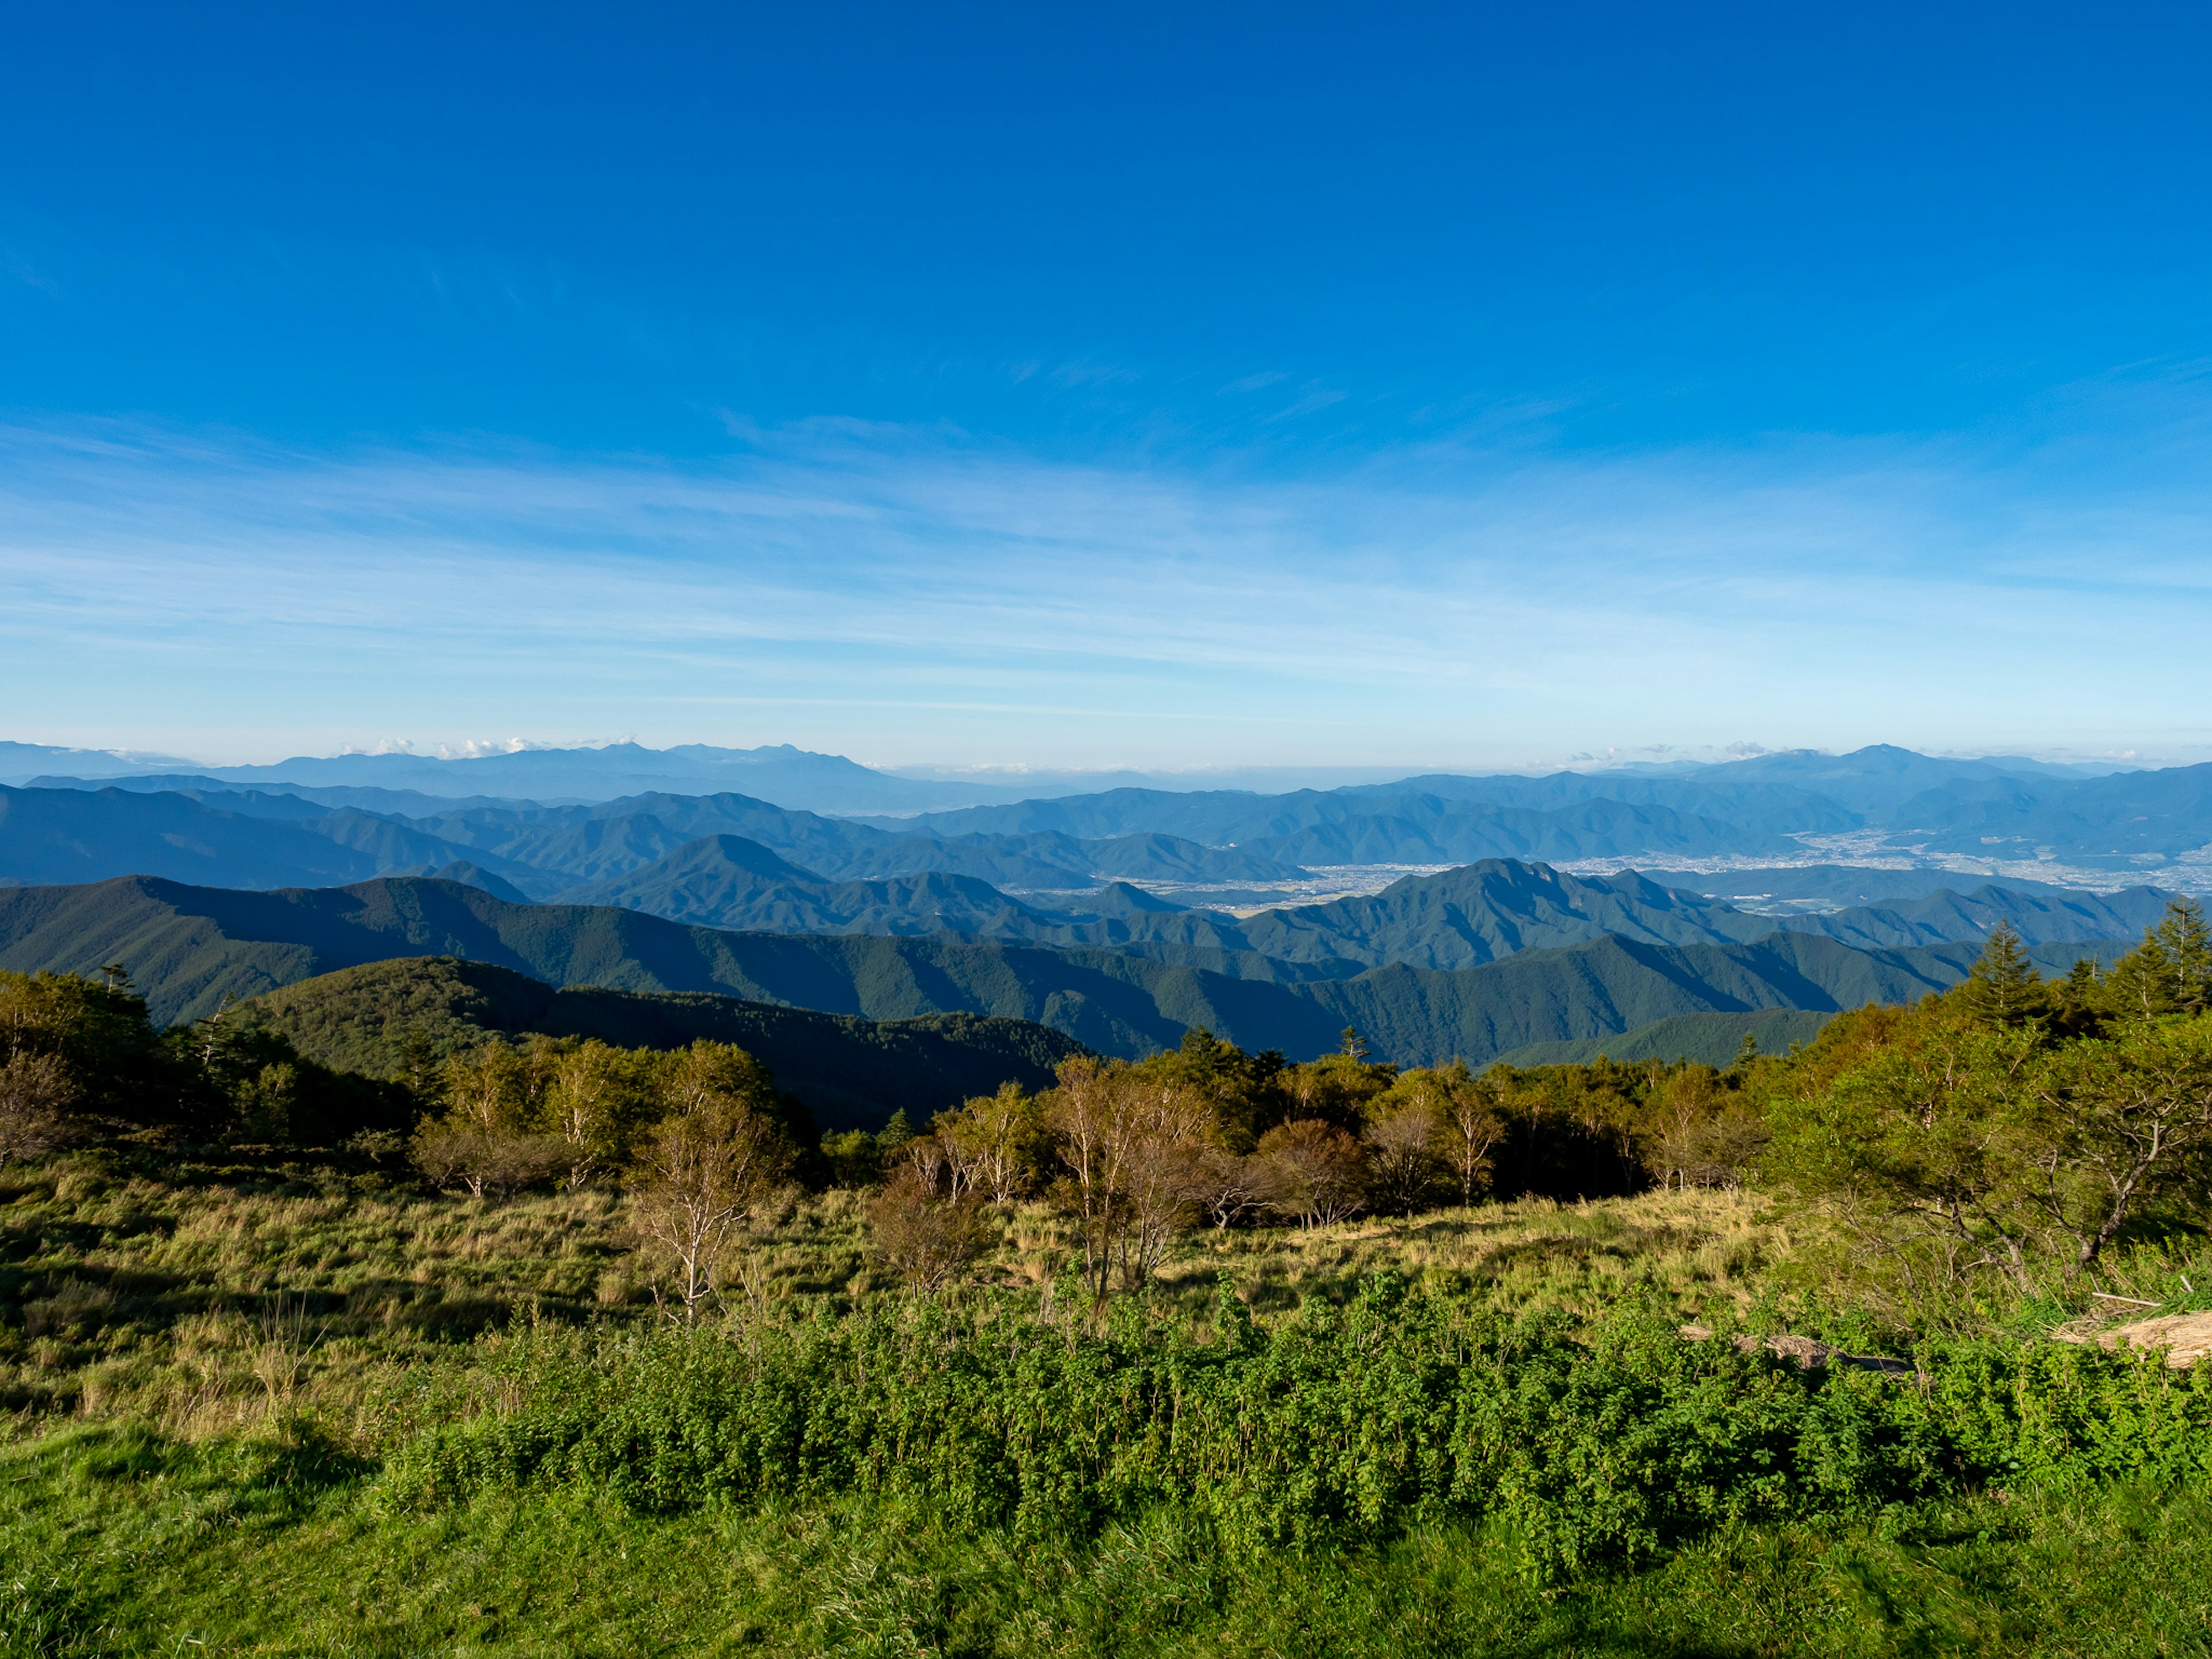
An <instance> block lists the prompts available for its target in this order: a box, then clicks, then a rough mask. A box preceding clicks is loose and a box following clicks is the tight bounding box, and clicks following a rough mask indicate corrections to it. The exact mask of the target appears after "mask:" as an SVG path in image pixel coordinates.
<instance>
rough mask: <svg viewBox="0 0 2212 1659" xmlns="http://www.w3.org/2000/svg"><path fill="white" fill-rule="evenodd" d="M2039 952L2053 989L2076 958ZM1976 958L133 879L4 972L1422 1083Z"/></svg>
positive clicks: (1938, 979) (156, 1001)
mask: <svg viewBox="0 0 2212 1659" xmlns="http://www.w3.org/2000/svg"><path fill="white" fill-rule="evenodd" d="M2120 948H2122V947H2120V946H2119V945H2110V946H2105V947H2063V946H2060V947H2051V946H2046V947H2043V948H2042V949H2041V950H2040V951H2038V952H2036V953H2035V954H2036V955H2037V957H2038V959H2039V961H2042V962H2044V963H2045V964H2046V965H2048V966H2051V967H2053V968H2056V969H2063V967H2064V966H2065V965H2066V964H2067V963H2070V961H2071V959H2072V957H2073V956H2074V955H2075V954H2076V952H2077V949H2101V950H2103V951H2105V952H2106V953H2107V954H2114V953H2117V951H2118V950H2119V949H2120ZM1978 950H1979V946H1978V945H1976V944H1964V945H1936V946H1921V947H1916V948H1911V949H1905V950H1896V951H1857V950H1853V949H1852V948H1850V946H1848V945H1842V944H1839V943H1838V942H1836V941H1835V940H1832V939H1825V938H1820V937H1818V936H1815V935H1811V934H1804V933H1773V934H1770V935H1768V936H1767V937H1766V938H1765V939H1759V940H1756V941H1752V942H1748V943H1738V944H1729V945H1688V946H1665V945H1645V944H1638V943H1632V942H1630V941H1626V940H1623V939H1619V938H1616V937H1613V936H1611V935H1607V936H1606V937H1604V938H1601V939H1594V940H1591V941H1589V942H1588V943H1585V944H1582V945H1574V946H1571V947H1568V948H1565V949H1559V950H1536V951H1522V952H1521V953H1519V954H1517V955H1515V956H1512V957H1507V958H1505V959H1504V960H1503V961H1501V962H1496V963H1489V964H1486V965H1485V966H1482V967H1478V968H1472V969H1460V970H1456V971H1449V972H1447V971H1438V970H1433V969H1416V968H1408V967H1404V966H1390V967H1385V968H1380V969H1371V970H1370V971H1367V972H1364V973H1361V974H1359V975H1356V976H1353V977H1351V978H1346V979H1330V980H1321V981H1304V982H1296V983H1291V982H1285V972H1286V970H1285V969H1284V968H1283V967H1282V965H1280V964H1278V963H1274V962H1273V960H1272V959H1271V958H1268V957H1261V956H1258V955H1256V954H1243V953H1214V954H1213V957H1212V962H1211V963H1202V962H1201V961H1200V958H1199V957H1197V956H1196V955H1194V957H1193V959H1191V960H1187V961H1182V962H1171V961H1161V960H1156V959H1153V958H1152V957H1146V956H1142V955H1139V954H1137V953H1135V952H1132V951H1110V950H1054V949H1049V948H1046V947H1042V946H1035V945H1007V944H991V943H984V942H979V941H974V940H965V939H955V938H951V937H948V936H946V935H943V934H934V935H930V936H927V937H925V938H884V937H878V936H859V935H843V936H836V937H823V936H819V935H815V936H793V935H776V934H764V933H724V932H719V931H716V930H714V929H709V928H700V927H684V926H681V925H679V924H678V923H674V922H669V921H661V920H659V919H658V918H654V917H650V916H645V915H639V914H637V913H636V912H634V911H627V910H620V909H615V908H608V907H572V906H561V905H517V904H510V903H507V902H502V901H501V900H498V899H495V898H494V897H492V896H490V895H489V894H486V893H483V892H481V891H479V890H476V889H473V888H470V887H465V886H462V885H460V884H455V883H451V882H441V881H428V880H420V879H380V880H376V881H370V882H366V883H362V884H357V885H355V886H352V887H347V888H337V889H324V890H295V891H289V892H279V893H241V892H234V891H226V890H216V889H206V888H190V887H185V886H183V885H181V884H176V883H170V882H162V881H155V880H150V879H144V878H133V879H125V880H118V881H112V882H106V883H101V884H97V885H94V886H89V887H75V888H28V889H17V890H12V891H0V967H7V968H10V969H16V970H18V971H27V970H33V969H64V970H90V969H95V968H97V967H99V966H100V964H103V963H113V962H118V961H120V962H122V963H124V964H125V965H126V966H127V967H128V968H129V969H131V973H132V974H133V975H134V976H135V977H136V979H137V982H138V984H139V986H140V987H141V988H142V990H143V991H144V992H145V994H147V997H148V1000H149V1003H150V1004H151V1006H153V1007H154V1008H155V1012H156V1013H157V1015H158V1017H160V1018H163V1019H165V1020H166V1019H175V1018H189V1017H197V1016H200V1015H204V1014H208V1013H211V1012H215V1010H216V1007H218V1006H220V1005H221V1003H222V1000H223V999H224V998H225V997H226V996H228V997H243V996H250V995H255V994H260V993H262V992H264V991H267V990H270V989H274V988H276V987H278V986H280V985H284V984H289V983H292V982H294V981H298V980H302V979H307V978H309V977H311V976H313V975H317V974H320V973H326V972H330V971H331V970H333V969H339V968H344V967H350V966H357V965H360V964H362V963H369V962H376V961H381V960H385V959H387V958H391V957H410V956H414V957H428V956H451V957H465V958H467V959H469V960H471V961H477V962H489V963H494V964H495V965H498V966H502V967H506V968H510V969H513V970H515V971H517V972H519V973H523V974H526V975H530V976H531V977H532V978H536V979H542V980H544V981H546V982H547V983H549V984H552V985H556V986H574V985H604V986H608V987H613V988H616V989H620V990H631V991H696V992H706V993H712V994H723V995H730V996H737V997H742V998H744V999H746V1000H752V1001H761V1002H774V1003H781V1004H786V1005H788V1006H794V1007H803V1008H813V1009H817V1010H820V1011H822V1012H830V1013H844V1014H854V1015H860V1016H864V1017H866V1018H876V1019H884V1018H905V1017H908V1016H913V1015H918V1014H929V1013H945V1012H971V1013H982V1014H994V1015H1000V1016H1003V1017H1006V1018H1015V1019H1024V1020H1032V1021H1035V1022H1037V1023H1039V1024H1045V1025H1048V1026H1050V1027H1052V1028H1053V1029H1054V1030H1059V1031H1061V1032H1064V1033H1066V1034H1067V1035H1068V1036H1073V1037H1074V1038H1076V1039H1077V1040H1078V1041H1079V1042H1083V1043H1085V1045H1086V1046H1088V1047H1091V1048H1095V1049H1097V1050H1099V1051H1100V1052H1102V1053H1109V1054H1142V1053H1146V1052H1149V1051H1151V1050H1152V1049H1154V1048H1165V1047H1172V1046H1174V1044H1176V1042H1179V1041H1180V1040H1181V1037H1182V1032H1183V1030H1185V1029H1186V1028H1187V1027H1188V1026H1192V1025H1204V1026H1206V1027H1209V1028H1210V1029H1212V1030H1215V1031H1217V1032H1218V1033H1219V1034H1221V1035H1223V1036H1228V1037H1230V1038H1231V1039H1232V1040H1234V1041H1236V1042H1239V1043H1241V1044H1243V1046H1244V1047H1246V1048H1280V1049H1282V1050H1283V1051H1284V1052H1285V1054H1289V1055H1291V1057H1292V1058H1305V1057H1309V1056H1311V1055H1314V1054H1322V1053H1326V1052H1328V1051H1329V1050H1330V1049H1332V1048H1334V1047H1335V1046H1336V1042H1337V1034H1338V1032H1339V1031H1340V1030H1341V1029H1342V1027H1343V1026H1345V1025H1346V1024H1356V1025H1357V1026H1358V1028H1359V1029H1360V1030H1362V1031H1363V1032H1364V1033H1366V1034H1367V1035H1368V1036H1369V1038H1370V1042H1373V1044H1374V1046H1375V1048H1376V1051H1377V1052H1378V1054H1382V1055H1383V1056H1385V1057H1387V1058H1389V1059H1392V1060H1398V1061H1400V1062H1401V1063H1404V1064H1408V1065H1414V1064H1427V1063H1433V1062H1437V1061H1441V1060H1448V1059H1450V1058H1451V1057H1453V1056H1454V1055H1459V1056H1462V1057H1463V1058H1466V1059H1468V1060H1470V1061H1479V1060H1486V1059H1488V1058H1490V1057H1491V1056H1493V1055H1495V1054H1502V1053H1504V1052H1507V1051H1509V1050H1510V1049H1514V1048H1521V1047H1523V1046H1525V1045H1526V1044H1528V1043H1530V1042H1559V1041H1567V1040H1571V1039H1575V1038H1580V1037H1586V1036H1601V1035H1604V1034H1607V1033H1610V1032H1620V1031H1627V1030H1633V1029H1635V1028H1637V1027H1639V1026H1642V1025H1646V1024H1650V1023H1651V1022H1652V1021H1654V1020H1657V1019H1662V1018H1668V1017H1671V1016H1674V1015H1677V1014H1686V1013H1702V1012H1730V1011H1734V1012H1742V1011H1747V1010H1753V1009H1760V1008H1787V1007H1795V1008H1808V1009H1814V1010H1828V1009H1835V1008H1839V1007H1850V1006H1858V1005H1859V1004H1862V1003H1864V1002H1868V1001H1896V1000H1909V999H1911V998H1915V997H1917V996H1919V995H1921V994H1924V993H1925V992H1927V991H1929V990H1931V989H1936V988H1940V987H1943V986H1947V985H1949V984H1952V983H1954V982H1955V981H1957V980H1958V979H1960V977H1962V976H1963V975H1964V974H1965V972H1966V967H1967V965H1968V964H1969V963H1972V960H1973V958H1974V957H1975V956H1976V955H1977V954H1978Z"/></svg>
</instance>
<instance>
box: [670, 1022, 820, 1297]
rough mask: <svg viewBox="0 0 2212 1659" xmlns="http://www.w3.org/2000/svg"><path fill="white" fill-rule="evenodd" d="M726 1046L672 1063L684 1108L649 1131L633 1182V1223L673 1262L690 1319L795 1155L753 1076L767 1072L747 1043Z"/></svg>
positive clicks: (706, 1046)
mask: <svg viewBox="0 0 2212 1659" xmlns="http://www.w3.org/2000/svg"><path fill="white" fill-rule="evenodd" d="M726 1046H727V1045H725V1044H719V1043H704V1042H702V1043H700V1044H696V1045H695V1046H694V1048H693V1049H690V1050H686V1051H684V1054H685V1055H687V1056H689V1058H688V1059H684V1058H683V1057H679V1061H678V1064H676V1065H674V1066H671V1072H670V1078H669V1086H670V1091H671V1095H672V1096H673V1097H674V1098H675V1100H676V1101H677V1103H678V1109H677V1110H675V1111H673V1112H671V1114H670V1115H668V1116H667V1117H665V1118H664V1119H662V1120H661V1121H660V1122H659V1124H657V1125H655V1126H654V1127H653V1130H652V1132H651V1133H650V1134H649V1135H648V1136H647V1139H646V1143H645V1150H644V1155H643V1157H642V1158H641V1160H640V1167H639V1170H638V1171H637V1176H638V1178H637V1180H636V1182H635V1187H634V1188H633V1209H632V1219H633V1224H634V1225H635V1227H636V1228H637V1231H639V1232H640V1233H641V1234H642V1235H643V1236H644V1237H645V1238H646V1240H647V1242H648V1243H651V1244H652V1245H653V1246H654V1247H655V1248H656V1249H658V1251H659V1254H660V1255H661V1256H662V1258H663V1260H664V1261H665V1264H666V1265H667V1266H668V1267H669V1268H670V1269H671V1275H672V1277H673V1279H674V1284H675V1291H676V1296H677V1298H678V1303H679V1304H680V1306H681V1309H682V1317H683V1319H684V1322H685V1323H686V1324H694V1323H696V1322H697V1320H698V1316H699V1304H701V1303H702V1302H703V1301H705V1300H706V1299H707V1298H708V1297H710V1296H712V1295H714V1293H715V1291H717V1290H718V1289H719V1287H720V1282H721V1273H722V1268H723V1267H724V1264H725V1261H726V1258H727V1255H728V1254H729V1251H730V1249H731V1247H732V1244H733V1243H735V1242H736V1240H737V1239H738V1237H739V1236H740V1235H741V1234H742V1232H743V1231H744V1228H745V1227H746V1225H748V1224H749V1223H750V1222H751V1221H753V1220H754V1219H755V1218H757V1216H758V1215H759V1213H760V1212H762V1211H763V1209H764V1208H765V1207H766V1206H767V1205H768V1203H769V1201H770V1200H772V1199H773V1198H774V1196H775V1194H777V1193H778V1192H779V1191H780V1189H781V1185H782V1182H783V1179H784V1176H785V1175H786V1173H787V1171H788V1170H789V1169H790V1165H791V1148H790V1146H789V1145H788V1143H787V1141H786V1140H785V1139H784V1136H783V1133H782V1130H781V1126H780V1125H778V1124H777V1122H776V1121H775V1119H774V1118H772V1117H771V1116H769V1115H768V1114H767V1113H766V1112H764V1111H763V1110H762V1109H760V1103H759V1101H758V1100H757V1090H756V1089H755V1088H754V1087H752V1086H750V1085H753V1084H754V1083H755V1082H756V1081H757V1080H760V1079H765V1077H766V1073H765V1072H763V1071H762V1070H761V1068H760V1067H759V1066H758V1065H757V1062H753V1061H752V1060H751V1057H750V1055H742V1051H737V1050H732V1051H730V1053H728V1054H723V1053H717V1052H709V1051H715V1050H721V1049H724V1048H726ZM733 1055H741V1056H742V1058H743V1060H744V1061H745V1062H746V1063H745V1064H744V1065H739V1064H737V1063H735V1060H733V1058H732V1056H733ZM755 1074H757V1077H756V1075H755Z"/></svg>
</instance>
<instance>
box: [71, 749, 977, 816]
mask: <svg viewBox="0 0 2212 1659" xmlns="http://www.w3.org/2000/svg"><path fill="white" fill-rule="evenodd" d="M42 770H47V771H59V770H63V768H60V767H47V768H42ZM197 770H199V771H201V772H204V774H205V775H208V776H210V777H216V778H222V779H224V780H227V781H231V782H238V783H258V782H261V781H267V780H275V779H283V780H284V781H289V782H293V783H301V784H309V785H352V786H364V785H365V786H371V787H377V788H383V789H409V790H416V791H420V792H421V793H424V794H427V795H447V796H465V795H489V796H498V797H507V798H517V797H519V798H523V799H531V800H539V801H556V802H557V801H603V800H612V799H617V797H620V796H623V795H639V794H646V793H671V794H716V793H725V792H733V793H742V794H747V795H752V796H756V797H758V798H760V799H769V800H774V801H776V802H777V803H779V804H780V805H787V806H793V807H804V808H807V809H809V810H812V811H832V812H836V811H849V812H900V811H919V810H921V809H925V808H929V807H939V806H948V805H957V804H962V803H965V802H969V801H981V800H1005V799H1011V798H1012V797H1013V796H1014V795H1015V794H1016V793H1018V792H1017V791H1015V790H1013V789H1011V788H1006V787H996V786H990V785H981V784H968V783H933V782H926V781H918V780H915V779H911V778H897V777H893V776H891V775H889V774H887V773H883V772H878V771H874V770H872V769H870V768H868V767H865V766H861V765H859V764H857V763H854V762H853V761H849V760H847V759H846V758H845V757H843V756H842V755H819V754H814V753H811V752H809V751H808V750H802V749H795V748H793V747H792V745H790V744H769V745H767V746H765V747H763V748H759V749H717V748H715V747H714V746H713V745H711V744H678V745H677V746H676V747H674V748H671V749H647V748H644V747H641V745H639V744H634V743H617V744H608V745H606V746H605V748H601V749H526V750H519V751H517V752H516V753H513V754H507V755H485V756H478V757H470V758H465V759H459V760H440V759H436V758H435V757H429V756H424V755H337V756H331V757H312V756H296V757H294V758H292V759H290V760H283V761H277V762H275V763H272V764H270V765H265V766H227V767H202V768H198V769H197Z"/></svg>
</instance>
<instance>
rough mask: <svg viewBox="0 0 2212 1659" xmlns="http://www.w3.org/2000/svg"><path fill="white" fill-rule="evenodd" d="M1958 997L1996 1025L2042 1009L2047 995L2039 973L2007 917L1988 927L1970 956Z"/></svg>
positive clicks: (2004, 1023) (1980, 1015)
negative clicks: (1984, 938) (1977, 949)
mask: <svg viewBox="0 0 2212 1659" xmlns="http://www.w3.org/2000/svg"><path fill="white" fill-rule="evenodd" d="M1960 1000H1961V1001H1963V1002H1964V1003H1965V1004H1966V1007H1967V1008H1968V1009H1969V1010H1970V1011H1972V1013H1973V1014H1974V1015H1975V1016H1976V1017H1977V1018H1981V1019H1985V1020H1990V1021H1993V1022H1995V1023H1996V1024H2000V1025H2009V1024H2015V1022H2017V1021H2020V1020H2023V1019H2028V1018H2033V1017H2034V1016H2035V1015H2037V1014H2039V1013H2041V1012H2043V1011H2044V1008H2045V1006H2046V1003H2047V998H2046V997H2045V993H2044V987H2043V976H2042V975H2039V974H2038V973H2037V972H2036V971H2035V964H2034V963H2032V962H2030V961H2029V960H2028V959H2027V950H2026V949H2025V948H2024V947H2023V946H2022V945H2021V942H2020V933H2019V931H2018V930H2017V929H2015V927H2013V925H2012V923H2010V922H2009V921H2000V922H1998V923H1997V925H1996V927H1992V928H1991V929H1990V936H1989V939H1987V941H1986V942H1985V943H1984V945H1983V946H1982V953H1981V955H1980V956H1978V957H1975V958H1974V965H1973V967H1972V969H1969V970H1968V971H1967V974H1966V983H1965V984H1964V985H1963V986H1961V987H1960Z"/></svg>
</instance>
